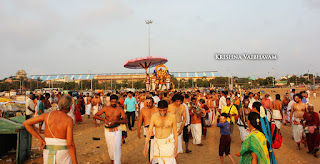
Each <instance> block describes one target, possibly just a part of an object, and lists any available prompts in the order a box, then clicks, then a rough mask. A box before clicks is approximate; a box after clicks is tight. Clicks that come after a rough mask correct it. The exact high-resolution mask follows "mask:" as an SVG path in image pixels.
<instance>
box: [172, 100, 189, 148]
mask: <svg viewBox="0 0 320 164" xmlns="http://www.w3.org/2000/svg"><path fill="white" fill-rule="evenodd" d="M183 99H184V98H183V97H182V95H180V94H175V95H174V96H173V97H172V104H170V105H169V107H168V112H170V113H172V114H175V115H176V119H177V131H178V132H177V133H178V153H183V149H182V131H183V128H184V125H185V123H186V108H185V106H184V105H183V104H182V103H183Z"/></svg>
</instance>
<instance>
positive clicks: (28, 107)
mask: <svg viewBox="0 0 320 164" xmlns="http://www.w3.org/2000/svg"><path fill="white" fill-rule="evenodd" d="M35 98H36V97H35V95H34V94H30V95H29V98H28V99H27V101H26V120H27V119H29V118H31V117H32V115H33V114H34V112H35V111H34V104H33V100H34V99H35Z"/></svg>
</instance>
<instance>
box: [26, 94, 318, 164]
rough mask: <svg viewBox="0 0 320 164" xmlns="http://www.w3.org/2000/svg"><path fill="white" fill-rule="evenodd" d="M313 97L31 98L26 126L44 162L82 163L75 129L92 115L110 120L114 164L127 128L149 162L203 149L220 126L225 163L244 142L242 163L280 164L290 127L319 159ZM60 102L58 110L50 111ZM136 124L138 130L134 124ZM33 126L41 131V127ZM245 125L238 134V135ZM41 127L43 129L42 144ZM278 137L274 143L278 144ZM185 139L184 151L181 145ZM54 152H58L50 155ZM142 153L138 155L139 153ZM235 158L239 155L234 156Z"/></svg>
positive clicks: (108, 132)
mask: <svg viewBox="0 0 320 164" xmlns="http://www.w3.org/2000/svg"><path fill="white" fill-rule="evenodd" d="M309 96H310V93H308V92H307V91H302V92H300V93H295V90H294V89H292V90H291V93H287V94H285V95H283V98H282V99H281V96H280V95H279V94H276V95H275V97H274V100H273V98H272V97H271V96H270V94H269V93H266V94H264V96H262V95H261V92H257V93H253V92H249V91H227V90H225V91H217V90H210V91H200V90H196V91H173V92H170V91H155V92H148V91H142V92H134V93H133V92H120V91H119V92H116V93H108V94H98V93H95V94H94V96H93V97H91V96H90V95H89V93H88V94H86V95H83V94H82V93H80V94H79V95H78V96H76V97H72V93H69V94H65V95H62V94H61V93H57V94H56V95H54V94H52V95H50V94H45V95H39V96H35V95H34V94H30V95H29V99H28V100H27V102H26V119H27V120H26V121H25V122H24V123H23V124H24V125H25V127H26V129H27V130H28V131H29V132H30V133H31V134H32V135H34V136H35V137H36V138H38V139H39V141H40V143H41V148H42V149H43V158H44V162H45V163H50V161H51V162H52V161H53V163H54V161H56V163H77V158H76V148H75V144H74V140H73V133H72V132H73V127H74V126H75V125H76V123H77V122H81V121H82V117H84V116H85V115H87V116H86V117H88V118H90V116H91V115H92V116H93V125H94V126H99V125H100V122H103V123H104V132H105V139H106V143H107V147H108V153H109V157H110V159H111V163H116V164H118V163H121V145H122V144H125V138H126V137H127V130H130V131H135V127H136V133H137V137H138V138H140V139H141V138H142V137H141V129H143V135H144V137H145V145H144V150H143V152H142V154H143V155H144V156H145V157H147V158H148V161H149V162H150V163H159V164H162V163H166V164H168V163H176V159H177V158H178V154H180V153H191V152H192V150H190V149H189V140H190V139H192V144H194V145H197V146H200V147H201V146H203V142H202V140H206V139H207V137H206V136H207V128H208V127H211V126H213V127H219V128H220V134H221V138H220V143H219V151H218V152H219V153H218V155H219V156H220V159H221V163H224V155H226V156H227V157H228V158H229V159H230V160H231V162H232V163H234V160H233V158H234V157H232V156H233V155H231V154H230V145H231V140H232V139H233V138H234V137H240V139H241V141H242V145H241V150H239V152H238V153H236V154H235V156H238V157H240V163H271V164H274V163H277V161H276V158H275V154H274V152H273V149H274V148H280V147H281V141H280V140H277V138H279V139H282V138H281V126H282V125H287V124H290V125H291V132H292V138H293V139H294V142H296V143H297V149H300V145H301V144H305V145H306V146H307V147H308V150H309V152H308V153H311V154H313V155H314V156H315V157H317V151H318V150H319V140H320V138H319V137H320V136H319V115H318V113H316V112H314V106H313V105H312V104H310V103H309ZM53 105H56V108H57V110H52V106H53ZM136 119H137V120H138V125H137V126H135V120H136ZM33 125H37V126H36V127H37V128H38V129H39V130H36V129H35V128H34V126H33ZM234 128H239V131H240V134H235V133H234ZM41 129H42V130H44V136H45V138H44V139H43V138H42V137H41V136H40V134H41ZM275 139H276V140H275ZM182 142H184V143H185V144H184V145H185V146H184V148H183V144H182ZM52 152H55V153H52ZM137 155H138V154H137ZM236 158H237V157H236Z"/></svg>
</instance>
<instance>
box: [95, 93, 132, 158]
mask: <svg viewBox="0 0 320 164" xmlns="http://www.w3.org/2000/svg"><path fill="white" fill-rule="evenodd" d="M117 103H118V96H116V95H111V96H110V106H106V107H103V108H102V109H101V110H100V111H98V112H97V113H96V114H95V115H94V116H93V119H94V121H96V119H98V120H101V121H103V122H105V126H104V131H105V133H104V134H105V138H106V142H107V147H108V153H109V157H110V160H111V163H114V164H120V163H121V141H122V129H121V126H120V124H126V123H127V122H128V120H127V116H126V114H125V113H124V110H123V109H122V108H120V107H117ZM103 113H104V115H105V118H102V117H100V116H101V114H103Z"/></svg>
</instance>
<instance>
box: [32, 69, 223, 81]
mask: <svg viewBox="0 0 320 164" xmlns="http://www.w3.org/2000/svg"><path fill="white" fill-rule="evenodd" d="M170 74H171V75H173V76H174V77H175V78H177V79H178V80H181V79H193V80H195V79H198V78H203V77H206V78H207V79H208V80H210V79H214V78H216V77H218V76H219V74H218V72H217V71H204V72H170ZM28 78H29V79H35V80H36V79H39V80H41V81H54V82H70V81H74V82H80V81H82V80H92V79H95V80H98V82H109V81H111V80H112V81H117V82H122V81H123V80H125V79H126V80H133V81H139V80H145V74H144V73H105V74H60V75H30V76H29V77H28Z"/></svg>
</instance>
